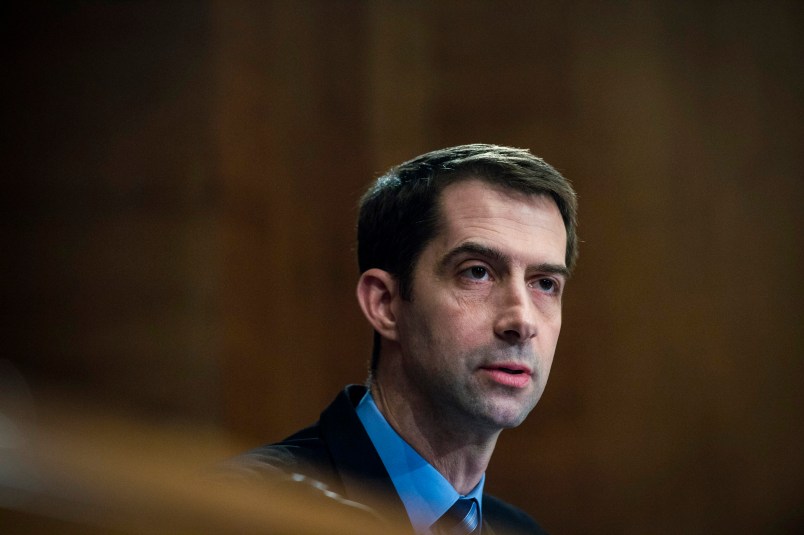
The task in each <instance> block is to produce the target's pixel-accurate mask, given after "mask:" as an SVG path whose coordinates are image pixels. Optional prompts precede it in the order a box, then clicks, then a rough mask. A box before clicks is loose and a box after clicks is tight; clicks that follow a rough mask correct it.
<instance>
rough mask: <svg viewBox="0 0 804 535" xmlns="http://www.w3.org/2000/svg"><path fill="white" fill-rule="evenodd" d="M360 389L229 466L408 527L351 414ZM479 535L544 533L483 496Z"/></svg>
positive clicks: (398, 501)
mask: <svg viewBox="0 0 804 535" xmlns="http://www.w3.org/2000/svg"><path fill="white" fill-rule="evenodd" d="M365 392H366V388H365V387H363V386H358V385H351V386H348V387H346V389H345V390H344V391H343V392H341V393H340V394H339V395H338V396H337V397H336V398H335V400H334V401H333V402H332V404H330V405H329V407H327V408H326V409H325V410H324V412H322V413H321V418H320V420H319V421H318V422H317V423H316V424H314V425H312V426H310V427H308V428H306V429H303V430H301V431H299V432H298V433H295V434H294V435H291V436H290V437H288V438H286V439H285V440H283V441H282V442H279V443H277V444H270V445H267V446H262V447H260V448H257V449H255V450H252V451H250V452H248V453H245V454H243V455H241V456H240V457H237V458H235V459H234V460H233V462H234V464H235V465H236V466H237V467H238V469H246V470H247V471H249V472H252V473H258V474H259V473H260V472H264V473H265V474H266V475H267V474H271V473H275V471H276V469H277V468H278V469H280V470H282V471H283V472H286V473H298V474H302V475H304V476H306V477H308V478H311V479H314V480H317V481H321V482H323V483H325V484H326V485H327V486H328V487H329V489H330V490H331V491H333V492H336V493H338V494H340V495H341V496H343V497H345V498H347V499H348V500H351V501H354V502H357V503H360V504H363V505H366V506H369V507H371V508H373V509H376V510H377V511H382V512H383V514H384V515H385V516H386V517H389V518H388V519H389V520H390V521H391V522H394V523H396V524H398V525H410V523H409V522H410V521H409V520H408V516H407V513H406V511H405V507H404V505H403V504H402V500H401V499H400V498H399V496H398V495H397V494H396V491H395V490H394V485H393V483H392V482H391V478H390V476H389V475H388V472H387V471H386V469H385V466H384V465H383V463H382V460H380V457H379V454H378V453H377V451H376V450H375V449H374V445H373V444H372V443H371V440H370V439H369V436H368V434H367V433H366V431H365V429H364V428H363V424H362V423H361V422H360V420H359V418H358V417H357V413H356V412H355V407H356V406H357V403H358V402H359V401H360V399H361V398H362V397H363V395H364V394H365ZM482 531H483V534H484V535H488V534H494V533H497V534H498V535H508V534H519V533H522V534H524V533H538V534H543V533H545V532H544V531H543V530H542V529H541V527H540V526H539V525H538V524H537V523H536V522H535V521H534V520H533V519H532V518H531V517H530V516H528V515H527V514H526V513H524V512H523V511H521V510H519V509H517V508H515V507H513V506H512V505H510V504H508V503H506V502H504V501H502V500H499V499H497V498H495V497H494V496H491V495H489V494H484V495H483V530H482Z"/></svg>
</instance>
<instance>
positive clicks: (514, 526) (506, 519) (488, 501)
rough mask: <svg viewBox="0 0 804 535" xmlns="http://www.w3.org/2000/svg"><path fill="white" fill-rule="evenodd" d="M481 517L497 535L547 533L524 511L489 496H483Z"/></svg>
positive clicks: (542, 534)
mask: <svg viewBox="0 0 804 535" xmlns="http://www.w3.org/2000/svg"><path fill="white" fill-rule="evenodd" d="M483 517H484V519H485V521H486V522H488V523H489V525H490V526H491V528H493V530H494V532H495V533H497V534H498V535H525V534H530V535H546V533H547V532H546V531H544V529H542V527H541V526H540V525H539V524H538V523H537V522H536V521H535V520H534V519H533V518H532V517H531V516H530V515H529V514H527V513H526V512H525V511H523V510H522V509H519V508H518V507H515V506H513V505H511V504H510V503H508V502H505V501H503V500H501V499H499V498H496V497H494V496H492V495H490V494H484V495H483Z"/></svg>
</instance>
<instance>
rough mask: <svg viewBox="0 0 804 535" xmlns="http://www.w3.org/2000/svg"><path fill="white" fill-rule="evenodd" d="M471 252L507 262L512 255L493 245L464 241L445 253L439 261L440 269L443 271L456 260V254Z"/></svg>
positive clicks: (500, 261) (471, 253)
mask: <svg viewBox="0 0 804 535" xmlns="http://www.w3.org/2000/svg"><path fill="white" fill-rule="evenodd" d="M464 254H470V255H476V256H482V257H485V258H488V259H489V260H494V261H496V262H499V263H503V264H507V263H509V262H510V260H511V257H509V256H508V255H507V254H505V253H503V252H502V251H500V250H499V249H495V248H493V247H489V246H487V245H481V244H479V243H475V242H466V243H462V244H461V245H459V246H458V247H456V248H454V249H452V250H451V251H450V252H448V253H447V254H445V255H444V257H443V258H442V259H441V261H440V262H439V263H438V270H439V271H440V272H443V271H444V270H446V268H447V266H448V265H449V264H451V263H452V262H453V260H455V257H456V256H460V255H464Z"/></svg>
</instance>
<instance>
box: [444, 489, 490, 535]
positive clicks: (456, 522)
mask: <svg viewBox="0 0 804 535" xmlns="http://www.w3.org/2000/svg"><path fill="white" fill-rule="evenodd" d="M434 527H435V529H434V530H433V532H434V533H438V534H439V535H470V534H478V533H480V529H479V528H480V508H479V507H478V505H477V501H476V500H475V499H474V498H460V499H459V500H458V501H456V502H455V503H454V504H453V505H452V507H450V508H449V509H448V510H447V512H446V513H444V514H443V515H442V516H441V518H439V519H438V521H437V522H436V523H435V526H434Z"/></svg>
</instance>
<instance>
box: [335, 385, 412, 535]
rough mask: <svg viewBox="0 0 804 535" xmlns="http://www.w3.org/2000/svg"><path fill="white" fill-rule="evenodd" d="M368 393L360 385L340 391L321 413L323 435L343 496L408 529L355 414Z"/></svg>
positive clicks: (400, 504)
mask: <svg viewBox="0 0 804 535" xmlns="http://www.w3.org/2000/svg"><path fill="white" fill-rule="evenodd" d="M365 392H366V388H365V387H363V386H357V385H351V386H348V387H347V388H346V389H345V390H344V391H343V392H341V394H340V395H339V396H338V397H337V398H336V399H335V401H333V402H332V404H331V405H330V406H329V407H327V408H326V409H325V410H324V412H322V413H321V419H320V425H321V436H322V437H323V439H324V441H325V442H326V444H327V448H328V450H329V452H330V455H331V456H332V463H333V465H334V466H335V470H336V472H337V473H338V476H339V477H340V479H341V482H342V483H343V492H344V495H345V496H346V497H347V498H348V499H350V500H353V501H356V502H358V503H362V504H364V505H367V506H369V507H371V508H372V509H375V510H377V511H379V512H380V514H381V516H383V517H385V518H388V519H389V520H390V521H391V522H392V523H393V524H394V525H400V526H406V525H407V526H409V525H410V520H409V519H408V515H407V512H406V511H405V506H404V505H403V504H402V500H401V499H400V498H399V496H398V495H397V493H396V490H395V489H394V484H393V482H392V481H391V477H390V476H389V475H388V471H387V470H386V469H385V465H383V463H382V460H381V459H380V456H379V454H378V453H377V450H376V449H374V445H373V444H372V443H371V440H370V439H369V437H368V434H367V433H366V430H365V429H364V428H363V424H362V423H361V422H360V419H359V418H358V417H357V413H356V412H355V407H356V406H357V403H359V402H360V399H361V398H362V397H363V395H364V394H365Z"/></svg>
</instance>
